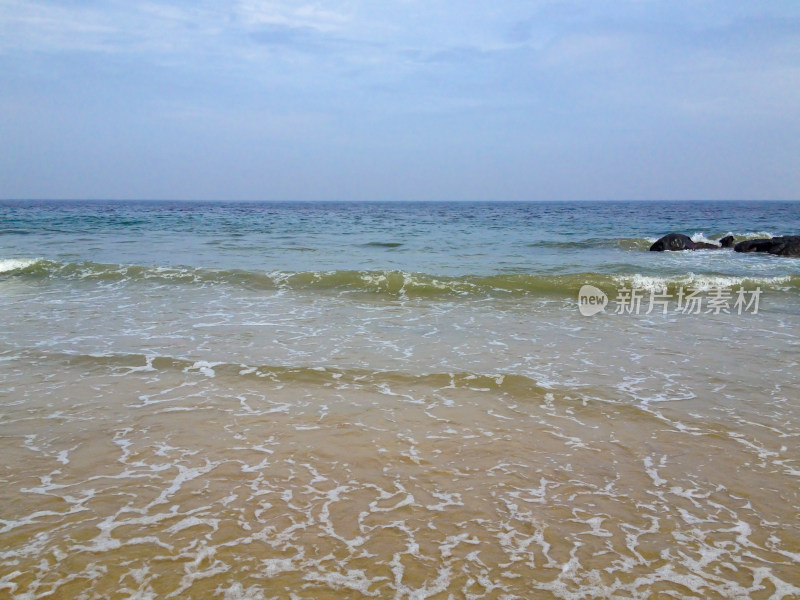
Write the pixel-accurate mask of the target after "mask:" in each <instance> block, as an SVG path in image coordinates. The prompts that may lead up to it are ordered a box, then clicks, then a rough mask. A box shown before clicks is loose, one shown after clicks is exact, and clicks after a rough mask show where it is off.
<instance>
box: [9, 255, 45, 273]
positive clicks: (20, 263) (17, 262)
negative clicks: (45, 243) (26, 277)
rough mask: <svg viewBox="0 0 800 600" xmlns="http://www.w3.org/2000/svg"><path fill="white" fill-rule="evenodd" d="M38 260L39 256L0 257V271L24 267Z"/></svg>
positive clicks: (16, 269)
mask: <svg viewBox="0 0 800 600" xmlns="http://www.w3.org/2000/svg"><path fill="white" fill-rule="evenodd" d="M40 260H41V259H40V258H0V273H8V272H11V271H18V270H19V269H26V268H28V267H30V266H31V265H35V264H36V263H37V262H39V261H40Z"/></svg>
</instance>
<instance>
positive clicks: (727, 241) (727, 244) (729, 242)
mask: <svg viewBox="0 0 800 600" xmlns="http://www.w3.org/2000/svg"><path fill="white" fill-rule="evenodd" d="M735 243H736V239H735V238H734V237H733V236H732V235H726V236H725V237H724V238H722V239H721V240H720V241H719V244H720V246H722V247H723V248H733V245H734V244H735Z"/></svg>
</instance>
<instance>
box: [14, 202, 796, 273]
mask: <svg viewBox="0 0 800 600" xmlns="http://www.w3.org/2000/svg"><path fill="white" fill-rule="evenodd" d="M673 231H677V232H682V233H686V234H688V235H690V236H694V237H695V238H697V239H701V238H708V239H711V240H712V241H713V240H717V239H719V238H721V237H723V236H724V235H726V234H731V233H732V234H734V235H736V236H739V238H740V239H742V238H753V237H769V236H770V235H788V234H796V233H797V232H800V203H793V202H557V203H556V202H542V203H503V202H498V203H465V202H450V203H379V202H375V203H346V202H341V203H300V204H296V203H234V202H230V203H223V202H220V203H216V202H215V203H191V202H112V201H93V202H77V201H76V202H47V201H35V202H23V201H18V202H9V201H5V202H1V203H0V260H2V259H11V258H15V259H31V258H44V259H48V260H51V261H57V262H59V263H82V262H92V263H98V264H118V265H140V266H147V267H176V266H185V267H194V268H211V269H225V270H231V269H238V270H243V271H249V272H260V273H263V272H274V271H282V272H293V273H301V272H319V271H353V270H365V271H386V270H396V271H402V272H408V273H424V274H428V275H432V276H465V275H478V276H488V275H503V274H505V275H507V274H532V275H561V274H568V273H647V274H680V273H682V272H686V271H692V272H698V273H713V274H719V275H723V274H724V275H733V276H748V275H754V274H758V273H760V274H763V275H765V276H767V275H785V274H792V275H793V274H797V273H798V272H800V271H799V270H798V269H797V265H796V261H783V260H775V259H773V258H772V257H767V258H765V257H763V256H760V257H754V256H733V255H732V254H731V253H729V252H725V253H710V252H701V253H695V254H692V253H686V254H683V255H677V254H666V255H665V254H660V255H658V254H649V253H647V252H646V250H647V248H648V247H649V245H650V244H651V243H652V242H653V241H654V240H655V239H656V238H658V237H660V236H662V235H664V234H666V233H670V232H673Z"/></svg>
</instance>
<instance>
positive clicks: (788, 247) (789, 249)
mask: <svg viewBox="0 0 800 600" xmlns="http://www.w3.org/2000/svg"><path fill="white" fill-rule="evenodd" d="M733 249H734V250H735V251H736V252H766V253H767V254H775V255H776V256H796V257H800V235H787V236H783V237H774V238H769V239H760V240H745V241H744V242H739V243H738V244H736V246H734V247H733Z"/></svg>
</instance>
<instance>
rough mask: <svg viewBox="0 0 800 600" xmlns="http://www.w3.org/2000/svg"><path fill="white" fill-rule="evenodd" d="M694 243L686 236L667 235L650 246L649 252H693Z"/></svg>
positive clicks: (677, 234) (678, 234) (679, 234)
mask: <svg viewBox="0 0 800 600" xmlns="http://www.w3.org/2000/svg"><path fill="white" fill-rule="evenodd" d="M694 249H695V243H694V242H693V241H692V238H690V237H689V236H688V235H683V234H682V233H669V234H667V235H665V236H664V237H662V238H661V239H659V240H657V241H656V242H655V243H654V244H653V245H652V246H650V252H664V251H665V250H672V251H675V250H694Z"/></svg>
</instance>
